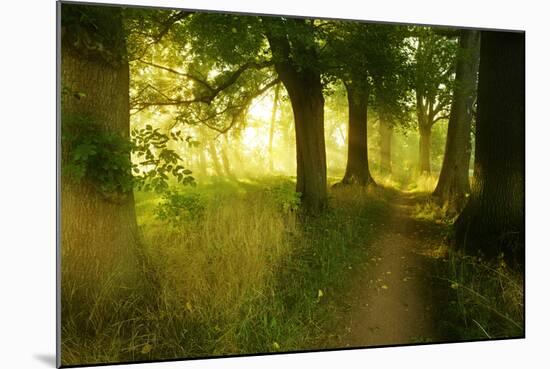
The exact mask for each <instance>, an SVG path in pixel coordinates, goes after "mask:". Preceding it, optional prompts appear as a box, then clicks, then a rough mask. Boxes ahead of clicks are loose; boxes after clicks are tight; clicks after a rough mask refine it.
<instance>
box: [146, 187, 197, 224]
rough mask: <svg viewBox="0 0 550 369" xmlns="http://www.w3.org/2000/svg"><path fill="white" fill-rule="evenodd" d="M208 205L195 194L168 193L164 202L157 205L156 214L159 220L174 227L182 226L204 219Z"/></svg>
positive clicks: (164, 197) (163, 199) (163, 198)
mask: <svg viewBox="0 0 550 369" xmlns="http://www.w3.org/2000/svg"><path fill="white" fill-rule="evenodd" d="M205 208H206V203H205V201H204V199H203V198H202V197H201V195H200V194H198V193H195V192H185V193H184V192H180V191H177V190H174V191H166V192H165V193H164V194H163V195H162V201H161V203H160V204H158V205H157V207H156V209H155V214H156V216H157V218H158V219H160V220H163V221H167V222H169V223H170V224H172V225H173V226H181V225H182V224H183V223H184V222H186V221H196V220H199V219H201V218H202V216H203V214H204V211H205Z"/></svg>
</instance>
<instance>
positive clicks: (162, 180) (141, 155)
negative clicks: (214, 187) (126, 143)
mask: <svg viewBox="0 0 550 369" xmlns="http://www.w3.org/2000/svg"><path fill="white" fill-rule="evenodd" d="M131 136H132V141H133V144H134V147H133V153H134V155H135V156H137V157H138V159H141V161H139V162H138V163H137V164H136V165H134V167H133V171H134V174H135V178H136V184H137V187H138V189H140V190H144V191H151V190H153V191H155V192H158V193H161V192H164V191H167V190H168V188H169V183H168V182H169V180H170V177H172V178H174V179H175V180H176V181H177V182H178V183H181V184H184V185H195V179H194V178H193V177H192V176H191V174H192V172H191V170H190V169H186V168H185V167H184V166H183V165H182V164H181V163H182V162H183V160H182V158H181V157H180V156H179V155H178V154H177V153H176V152H175V151H174V150H172V149H170V148H168V142H169V141H170V138H172V140H173V141H182V138H181V132H180V131H177V132H170V134H169V135H167V134H164V133H162V132H161V131H160V129H159V128H154V129H153V126H152V125H150V124H147V125H146V126H145V128H142V129H133V130H132V132H131Z"/></svg>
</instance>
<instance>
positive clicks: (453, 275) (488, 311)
mask: <svg viewBox="0 0 550 369" xmlns="http://www.w3.org/2000/svg"><path fill="white" fill-rule="evenodd" d="M447 282H448V283H449V284H450V288H452V289H454V290H456V295H455V296H456V300H454V303H453V304H452V305H453V307H454V308H453V309H452V311H453V313H454V315H455V317H456V318H457V320H458V322H459V324H458V326H457V329H456V330H457V335H458V336H459V337H460V338H462V339H467V340H470V339H490V338H511V337H523V336H524V334H525V331H524V303H523V302H524V283H523V275H522V274H521V273H519V272H517V271H514V270H512V269H510V268H509V267H508V266H507V265H506V264H505V263H504V262H503V261H498V262H494V263H490V262H487V261H483V260H481V259H479V258H474V257H471V256H461V255H459V254H457V253H454V252H451V253H450V258H449V278H448V280H447Z"/></svg>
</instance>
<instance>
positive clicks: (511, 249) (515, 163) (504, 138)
mask: <svg viewBox="0 0 550 369" xmlns="http://www.w3.org/2000/svg"><path fill="white" fill-rule="evenodd" d="M475 148H476V150H475V155H476V160H475V169H474V181H473V184H472V193H471V196H470V198H469V200H468V203H467V205H466V207H465V208H464V210H463V212H462V213H461V214H460V216H459V218H458V219H457V221H456V224H455V226H456V240H457V246H458V247H459V248H461V249H463V250H464V251H465V252H467V253H470V254H476V253H478V252H480V253H481V254H482V255H484V256H485V257H487V258H490V259H492V258H495V257H497V256H499V255H500V254H503V255H504V258H505V260H507V261H508V262H509V263H511V264H514V265H518V266H520V267H523V265H524V257H525V251H524V246H525V239H524V237H525V222H524V199H525V182H524V179H525V35H524V34H523V33H519V32H518V33H515V32H493V31H482V32H481V56H480V66H479V87H478V110H477V120H476V147H475Z"/></svg>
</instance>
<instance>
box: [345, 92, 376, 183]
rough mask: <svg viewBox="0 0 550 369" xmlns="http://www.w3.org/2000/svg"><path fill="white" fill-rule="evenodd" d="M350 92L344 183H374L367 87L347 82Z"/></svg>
mask: <svg viewBox="0 0 550 369" xmlns="http://www.w3.org/2000/svg"><path fill="white" fill-rule="evenodd" d="M346 91H347V94H348V111H349V113H348V158H347V165H346V172H345V174H344V178H343V179H342V184H359V185H363V186H365V185H369V184H374V180H373V179H372V176H371V174H370V171H369V157H368V147H367V101H368V92H367V91H366V89H365V88H361V87H359V86H356V85H354V84H353V83H346Z"/></svg>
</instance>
